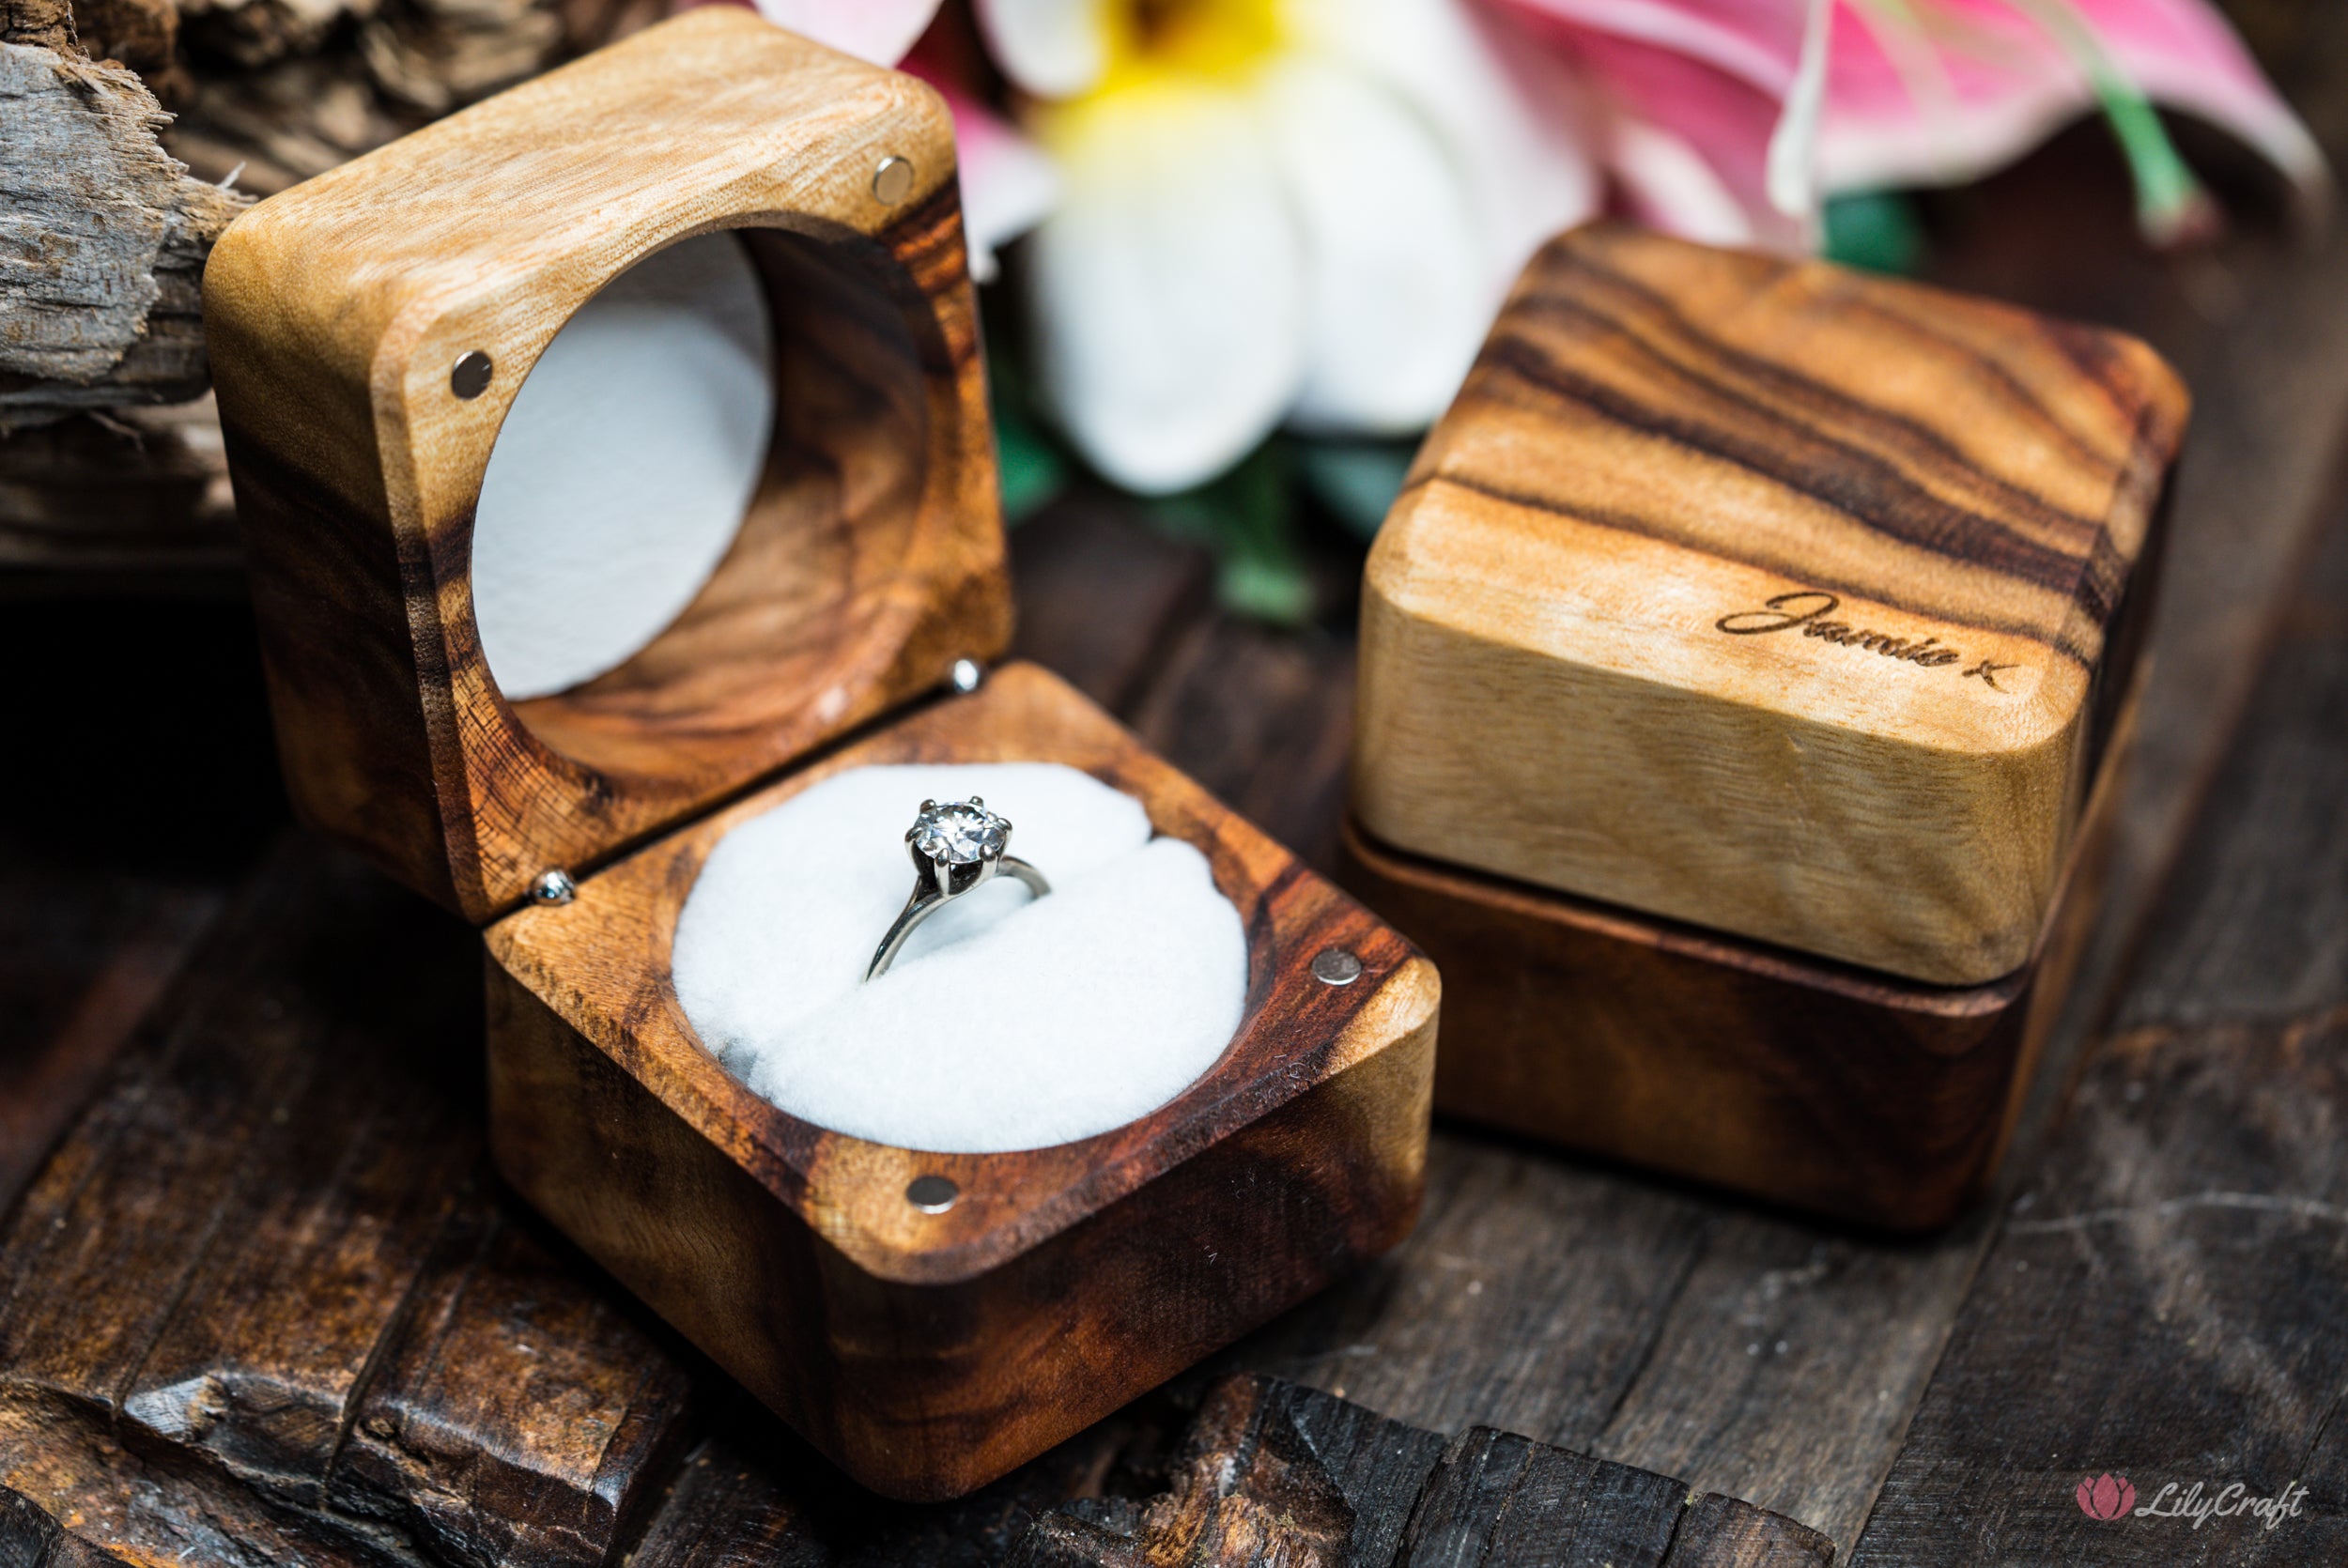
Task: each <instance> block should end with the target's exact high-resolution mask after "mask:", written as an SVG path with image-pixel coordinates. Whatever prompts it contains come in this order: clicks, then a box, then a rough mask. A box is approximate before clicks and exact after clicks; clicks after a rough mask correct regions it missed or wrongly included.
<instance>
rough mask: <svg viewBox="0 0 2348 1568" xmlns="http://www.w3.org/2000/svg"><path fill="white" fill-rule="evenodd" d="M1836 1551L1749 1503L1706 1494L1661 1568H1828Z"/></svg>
mask: <svg viewBox="0 0 2348 1568" xmlns="http://www.w3.org/2000/svg"><path fill="white" fill-rule="evenodd" d="M1833 1560H1834V1546H1833V1545H1832V1543H1831V1542H1829V1541H1828V1540H1827V1538H1826V1537H1825V1536H1823V1535H1820V1534H1819V1533H1818V1532H1817V1531H1815V1530H1805V1529H1803V1528H1802V1527H1801V1526H1800V1525H1798V1524H1795V1523H1793V1522H1792V1521H1791V1520H1789V1519H1785V1518H1783V1517H1781V1516H1780V1515H1778V1514H1769V1513H1764V1512H1763V1511H1762V1510H1760V1509H1758V1508H1755V1507H1753V1504H1751V1503H1749V1502H1739V1501H1738V1500H1737V1499H1735V1498H1724V1497H1722V1496H1721V1495H1720V1494H1719V1493H1718V1492H1707V1493H1706V1494H1705V1495H1704V1496H1703V1497H1700V1498H1698V1499H1695V1500H1694V1501H1693V1502H1691V1503H1690V1504H1689V1505H1688V1512H1687V1514H1686V1516H1685V1517H1684V1518H1682V1519H1681V1520H1680V1522H1679V1532H1678V1533H1677V1534H1676V1535H1675V1536H1673V1537H1672V1549H1671V1555H1670V1556H1669V1557H1667V1558H1665V1559H1664V1560H1663V1568H1698V1565H1699V1564H1701V1565H1702V1568H1829V1565H1830V1564H1831V1563H1832V1562H1833Z"/></svg>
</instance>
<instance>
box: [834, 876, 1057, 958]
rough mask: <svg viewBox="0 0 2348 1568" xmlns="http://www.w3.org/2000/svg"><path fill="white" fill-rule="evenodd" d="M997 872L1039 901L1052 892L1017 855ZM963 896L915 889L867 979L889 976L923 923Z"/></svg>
mask: <svg viewBox="0 0 2348 1568" xmlns="http://www.w3.org/2000/svg"><path fill="white" fill-rule="evenodd" d="M995 869H996V871H997V872H998V873H1000V874H1001V875H1003V876H1007V877H1017V878H1018V879H1019V880H1020V881H1021V882H1024V883H1026V884H1027V890H1028V891H1029V892H1031V893H1033V894H1034V895H1035V896H1036V897H1037V898H1039V899H1041V898H1042V897H1043V895H1044V894H1046V893H1049V892H1050V891H1051V890H1052V884H1050V883H1049V882H1046V881H1045V880H1044V878H1043V872H1042V871H1039V870H1037V869H1035V868H1034V867H1032V866H1030V865H1028V864H1027V862H1026V861H1024V860H1022V859H1020V858H1019V857H1018V856H1017V855H1015V854H1007V855H1004V856H1003V857H1002V858H1001V859H1000V860H998V861H996V863H995ZM962 896H963V895H962V894H960V893H940V892H939V891H938V890H937V889H936V888H935V887H933V886H926V885H924V886H917V887H915V888H914V890H913V897H912V898H910V899H906V900H905V907H904V909H903V910H901V911H900V912H898V915H897V918H896V919H895V920H894V921H892V922H891V923H890V925H889V927H888V935H887V936H884V937H882V938H881V945H880V948H879V950H878V951H877V952H875V953H874V954H873V962H872V965H871V967H870V968H868V969H866V970H865V971H864V977H865V978H866V979H868V980H871V979H876V978H878V977H879V976H883V975H886V974H888V966H889V965H890V964H892V963H894V962H896V961H897V954H898V953H899V952H900V951H901V950H902V949H903V948H904V945H905V944H906V943H908V942H910V941H912V940H913V933H914V932H915V931H916V930H919V927H920V924H921V922H922V921H924V920H926V919H928V918H929V917H930V916H931V915H935V914H936V913H937V912H938V911H939V910H941V909H944V908H945V907H946V906H947V905H948V904H950V903H952V902H953V901H954V900H955V899H959V898H961V897H962Z"/></svg>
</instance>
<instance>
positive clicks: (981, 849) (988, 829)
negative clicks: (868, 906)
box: [864, 795, 1052, 980]
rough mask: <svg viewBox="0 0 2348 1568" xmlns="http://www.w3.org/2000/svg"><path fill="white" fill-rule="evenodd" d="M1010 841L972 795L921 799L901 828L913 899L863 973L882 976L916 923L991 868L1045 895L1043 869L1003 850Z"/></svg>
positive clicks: (985, 878)
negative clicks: (918, 808) (909, 823)
mask: <svg viewBox="0 0 2348 1568" xmlns="http://www.w3.org/2000/svg"><path fill="white" fill-rule="evenodd" d="M1010 844H1011V820H1010V819H1009V818H1008V817H1001V816H997V815H996V813H994V812H992V811H989V810H988V809H987V808H986V802H984V801H983V800H981V799H980V798H979V797H978V796H976V795H972V796H971V797H970V798H969V799H968V800H950V801H948V802H946V803H945V804H944V805H942V806H941V805H939V804H938V803H937V802H936V801H934V800H925V801H923V802H922V803H921V814H920V815H919V816H918V817H916V818H914V819H913V825H912V826H911V827H909V828H906V829H905V851H906V853H909V854H911V855H912V856H913V871H914V879H913V897H911V898H909V899H906V900H905V907H904V909H903V910H901V911H899V912H898V915H897V918H896V920H895V921H894V922H892V923H891V924H890V926H889V928H888V935H887V936H885V937H882V938H881V945H880V948H879V950H878V951H877V952H875V953H873V962H872V965H871V967H870V968H868V969H866V970H865V971H864V977H865V978H866V979H868V980H872V979H877V978H879V977H880V976H883V975H886V974H888V966H889V965H890V964H891V963H893V962H895V961H896V959H897V954H898V951H899V950H900V949H901V948H903V947H904V945H905V943H906V941H907V940H908V939H910V938H911V937H912V935H913V933H914V931H915V930H916V929H918V928H919V926H920V924H921V922H922V921H924V920H926V919H928V918H929V917H930V916H931V915H935V914H936V913H937V912H938V911H939V910H941V909H944V908H945V907H946V906H947V905H948V904H950V903H952V902H953V901H954V900H955V899H959V898H961V897H962V896H963V895H964V894H965V893H969V892H972V891H974V890H976V889H978V888H980V887H983V886H985V885H986V884H987V883H988V882H990V881H992V880H993V878H994V876H995V873H996V872H997V871H1002V872H1005V873H1007V874H1009V875H1011V876H1014V877H1017V878H1018V879H1019V880H1020V881H1021V882H1024V883H1026V884H1027V890H1028V891H1029V892H1031V893H1033V894H1034V895H1035V896H1036V897H1037V898H1039V899H1040V898H1042V897H1043V895H1044V894H1046V893H1049V892H1050V891H1051V890H1052V884H1050V883H1048V882H1046V881H1044V880H1043V872H1041V871H1039V870H1037V869H1035V868H1034V867H1032V866H1030V865H1028V864H1027V862H1026V861H1024V860H1022V859H1020V858H1019V857H1018V856H1017V855H1013V854H1005V853H1003V851H1004V850H1005V849H1007V848H1008V847H1009V846H1010Z"/></svg>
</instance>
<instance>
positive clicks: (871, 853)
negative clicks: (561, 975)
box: [673, 762, 1247, 1154]
mask: <svg viewBox="0 0 2348 1568" xmlns="http://www.w3.org/2000/svg"><path fill="white" fill-rule="evenodd" d="M972 794H978V795H982V796H984V797H985V800H986V804H987V806H988V807H989V808H990V809H993V810H996V811H999V812H1001V813H1002V814H1003V815H1004V816H1006V817H1009V818H1010V819H1011V821H1012V842H1011V853H1012V854H1015V855H1018V856H1019V857H1020V858H1022V859H1024V860H1027V861H1028V862H1029V863H1031V864H1032V865H1034V866H1035V867H1036V868H1037V869H1039V870H1041V871H1042V872H1043V874H1044V875H1045V876H1046V877H1048V878H1050V879H1051V883H1052V892H1051V895H1050V896H1049V897H1048V898H1043V899H1031V898H1030V897H1029V896H1028V894H1027V889H1026V888H1025V887H1024V886H1022V885H1021V884H1018V883H1017V882H1016V881H1014V880H1012V879H1011V878H1008V877H999V878H997V879H996V881H995V882H993V883H991V884H988V885H987V886H985V887H981V888H980V889H979V890H978V891H977V892H975V893H972V894H970V895H968V896H966V897H965V898H963V899H958V900H956V901H955V902H954V903H953V904H950V905H949V906H948V907H947V908H945V909H943V910H941V911H939V912H938V913H937V914H936V915H933V916H932V917H931V918H930V919H929V920H928V921H927V922H926V923H925V924H924V925H923V926H922V927H921V928H920V930H919V931H918V932H916V933H915V935H914V938H913V940H912V942H911V943H909V944H908V945H906V947H905V949H904V952H903V953H902V954H901V955H900V956H899V957H898V959H897V961H896V963H895V964H894V965H893V966H891V967H890V969H889V971H888V974H886V975H883V976H881V977H880V978H879V979H877V980H874V981H873V983H872V984H870V985H866V984H864V983H863V976H864V966H865V965H866V964H867V963H869V962H871V961H872V957H873V948H874V947H875V946H877V945H879V943H880V939H881V935H882V933H883V932H884V931H886V930H888V923H889V921H890V920H892V919H894V918H895V917H896V915H897V911H898V910H899V909H900V908H902V907H903V906H904V900H905V895H906V894H907V893H909V892H911V891H912V888H913V865H912V862H911V861H910V860H909V859H908V858H907V857H906V854H905V846H904V831H905V828H906V827H907V826H908V825H909V824H910V823H911V822H912V821H913V817H914V813H915V811H916V810H917V809H918V808H919V806H920V803H921V802H922V801H923V800H924V799H936V800H960V799H965V798H967V797H968V796H970V795H972ZM673 958H674V963H673V970H674V975H675V978H676V989H677V996H678V999H679V1000H680V1001H681V1002H683V1004H684V1007H685V1013H686V1016H687V1018H688V1019H690V1020H691V1021H692V1024H693V1028H694V1030H695V1031H696V1032H697V1033H699V1034H700V1036H701V1038H702V1039H703V1042H704V1043H705V1044H707V1045H708V1046H709V1047H710V1049H711V1050H713V1051H715V1052H716V1053H718V1059H719V1060H720V1061H722V1062H724V1063H725V1065H726V1066H727V1067H728V1068H730V1069H732V1070H733V1071H734V1073H735V1074H736V1075H737V1076H739V1077H740V1078H741V1079H742V1080H743V1082H745V1083H747V1084H749V1086H750V1087H752V1088H753V1089H756V1090H757V1091H758V1092H759V1093H760V1094H762V1095H765V1097H766V1098H767V1099H771V1100H773V1101H774V1102H775V1103H776V1104H777V1105H779V1106H780V1107H781V1108H782V1109H784V1110H785V1111H788V1112H790V1113H791V1114H792V1115H795V1116H797V1117H799V1118H800V1119H801V1120H804V1121H809V1122H812V1123H814V1124H815V1125H817V1126H819V1127H826V1128H829V1129H831V1130H834V1131H838V1132H845V1133H849V1134H852V1135H854V1136H856V1137H859V1138H869V1139H872V1140H873V1141H874V1142H877V1143H884V1144H894V1145H899V1146H901V1147H904V1148H914V1149H922V1150H926V1151H929V1152H932V1153H938V1154H987V1153H997V1152H1001V1151H1004V1150H1009V1149H1025V1148H1041V1147H1043V1146H1044V1145H1049V1144H1064V1143H1068V1142H1070V1141H1072V1140H1074V1139H1077V1138H1089V1137H1090V1136H1092V1135H1093V1134H1095V1133H1098V1132H1106V1131H1109V1130H1112V1129H1115V1128H1119V1127H1122V1126H1124V1125H1125V1124H1126V1123H1127V1122H1130V1121H1132V1120H1134V1119H1135V1117H1137V1116H1141V1115H1147V1114H1148V1113H1149V1112H1151V1111H1153V1110H1155V1109H1157V1108H1158V1107H1159V1106H1161V1105H1163V1104H1165V1103H1166V1101H1167V1100H1169V1099H1173V1098H1174V1097H1175V1096H1176V1095H1178V1094H1180V1093H1182V1090H1183V1089H1184V1088H1186V1087H1187V1086H1189V1084H1191V1083H1193V1082H1194V1081H1195V1080H1196V1079H1197V1077H1198V1076H1199V1075H1200V1074H1201V1073H1203V1072H1205V1071H1206V1070H1207V1069H1208V1068H1210V1067H1213V1065H1214V1062H1215V1060H1216V1058H1217V1057H1219V1056H1221V1055H1222V1054H1223V1051H1224V1048H1225V1047H1226V1046H1228V1044H1229V1043H1230V1040H1231V1037H1232V1035H1233V1034H1234V1033H1236V1032H1237V1030H1238V1028H1239V1022H1240V1018H1241V1015H1242V1013H1243V1012H1244V1009H1245V1007H1246V1001H1247V942H1246V937H1245V935H1244V932H1243V931H1242V930H1241V929H1240V916H1239V911H1238V910H1237V909H1235V908H1233V907H1232V905H1231V902H1230V900H1229V899H1226V898H1225V897H1224V896H1223V895H1222V893H1221V892H1220V891H1219V890H1218V889H1217V888H1216V887H1215V885H1214V880H1213V876H1212V875H1211V874H1210V873H1209V871H1208V869H1207V860H1206V857H1205V856H1204V855H1202V854H1200V853H1198V852H1197V850H1196V849H1193V848H1192V847H1191V846H1190V845H1188V844H1186V843H1183V842H1182V841H1181V840H1180V839H1174V838H1156V839H1153V838H1151V837H1150V820H1149V818H1148V816H1147V815H1146V814H1145V813H1144V812H1143V810H1142V808H1141V806H1140V804H1139V803H1138V802H1136V801H1135V800H1133V799H1132V798H1130V797H1129V796H1126V795H1124V794H1122V793H1120V792H1118V791H1116V790H1113V789H1111V788H1110V787H1109V786H1107V785H1105V784H1104V783H1102V782H1101V781H1100V780H1098V779H1096V778H1093V777H1091V776H1089V775H1087V774H1083V773H1079V772H1077V771H1076V770H1075V769H1074V768H1069V767H1062V766H1060V765H1058V764H1057V763H1045V762H1006V763H992V764H976V765H970V766H960V767H956V766H902V767H870V768H857V769H854V770H852V771H850V772H847V773H843V774H839V775H836V776H833V777H830V778H827V779H825V780H824V781H823V782H821V783H819V784H817V785H815V786H813V787H812V788H811V789H809V790H807V791H805V792H802V793H800V794H797V795H794V796H793V797H792V798H791V799H789V800H786V801H784V802H783V803H782V804H781V805H780V806H778V807H775V808H774V809H773V810H771V811H768V812H766V813H765V815H763V816H760V817H758V818H755V819H753V820H752V821H750V822H745V823H743V824H742V825H741V826H739V827H737V828H735V829H734V831H733V832H731V833H729V834H727V835H726V837H725V838H723V839H722V840H721V841H720V842H719V843H718V847H717V848H716V849H715V850H714V851H712V852H711V853H710V856H709V859H708V861H707V862H706V863H705V864H704V865H703V868H702V872H701V878H700V880H699V881H697V882H696V883H695V884H693V891H692V893H691V895H690V896H689V897H688V898H687V899H686V902H685V910H684V913H683V914H682V915H679V916H678V919H677V928H676V939H675V945H674V952H673Z"/></svg>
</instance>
